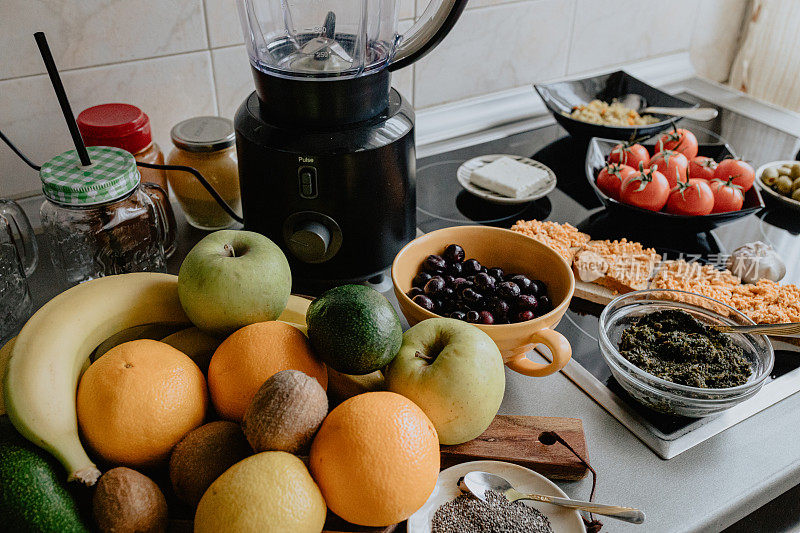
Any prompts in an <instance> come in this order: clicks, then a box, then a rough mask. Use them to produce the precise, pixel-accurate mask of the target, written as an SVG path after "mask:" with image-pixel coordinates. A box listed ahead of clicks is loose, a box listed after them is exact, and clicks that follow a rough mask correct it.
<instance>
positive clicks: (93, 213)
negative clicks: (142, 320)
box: [40, 146, 175, 284]
mask: <svg viewBox="0 0 800 533" xmlns="http://www.w3.org/2000/svg"><path fill="white" fill-rule="evenodd" d="M88 151H89V156H90V158H91V159H92V165H91V166H89V167H82V166H81V165H80V160H79V159H78V156H77V154H76V153H75V151H74V150H70V151H68V152H64V153H63V154H61V155H59V156H56V157H55V158H53V159H51V160H50V161H48V162H47V163H45V164H44V165H42V169H41V171H40V176H41V179H42V190H43V192H44V195H45V198H46V200H45V201H44V202H43V203H42V207H41V218H42V226H43V228H44V235H45V239H46V242H47V244H48V247H49V251H50V256H51V259H52V261H53V265H54V266H55V267H56V270H57V271H59V272H61V273H62V274H63V276H64V278H65V279H66V281H67V283H69V284H75V283H80V282H83V281H87V280H90V279H94V278H98V277H102V276H109V275H113V274H123V273H127V272H146V271H149V272H165V271H166V259H165V254H164V246H163V243H164V242H173V241H174V238H175V237H174V235H170V228H169V225H168V224H167V220H168V219H167V215H166V213H165V212H164V210H163V207H162V206H163V205H164V202H165V201H166V199H167V193H166V192H165V191H164V189H163V188H161V187H159V186H158V185H155V184H153V183H141V177H140V175H139V171H138V169H137V167H136V161H135V160H134V158H133V156H132V155H131V154H130V153H129V152H127V151H125V150H122V149H120V148H113V147H108V146H92V147H88Z"/></svg>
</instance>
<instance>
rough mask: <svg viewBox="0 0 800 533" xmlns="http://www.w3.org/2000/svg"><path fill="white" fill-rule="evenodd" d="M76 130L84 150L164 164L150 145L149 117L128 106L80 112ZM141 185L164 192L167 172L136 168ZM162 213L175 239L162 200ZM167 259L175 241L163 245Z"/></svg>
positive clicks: (172, 220) (171, 215) (170, 214)
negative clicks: (116, 151) (110, 149)
mask: <svg viewBox="0 0 800 533" xmlns="http://www.w3.org/2000/svg"><path fill="white" fill-rule="evenodd" d="M78 128H79V129H80V132H81V136H82V137H83V141H84V142H85V143H86V145H87V146H114V147H116V148H122V149H123V150H127V151H128V152H130V153H131V154H133V157H134V159H136V161H139V162H142V163H153V164H156V165H163V164H164V153H163V152H162V151H161V148H159V146H158V145H157V144H156V143H154V142H153V135H152V133H151V131H150V117H148V116H147V114H146V113H145V112H144V111H142V110H141V109H139V108H138V107H136V106H134V105H130V104H101V105H96V106H92V107H89V108H86V109H84V110H83V111H81V113H80V114H79V115H78ZM139 174H140V175H141V177H142V182H144V183H155V184H156V185H158V186H159V187H161V188H162V189H164V190H165V191H166V190H167V171H166V170H162V169H157V168H144V167H139ZM161 207H162V209H163V210H164V212H165V213H166V215H167V223H168V224H169V226H170V230H171V231H170V232H169V234H170V235H173V236H174V235H175V233H176V224H175V215H174V213H173V212H172V206H171V205H170V203H169V198H168V197H167V196H165V197H164V200H163V203H162V206H161ZM164 251H165V253H166V254H167V257H169V256H171V255H172V253H173V252H174V251H175V241H174V240H172V241H170V242H165V243H164Z"/></svg>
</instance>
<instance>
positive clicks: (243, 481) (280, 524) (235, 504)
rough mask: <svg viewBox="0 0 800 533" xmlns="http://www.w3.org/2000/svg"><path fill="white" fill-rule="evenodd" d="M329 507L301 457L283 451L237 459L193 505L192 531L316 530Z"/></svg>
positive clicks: (307, 532) (269, 532)
mask: <svg viewBox="0 0 800 533" xmlns="http://www.w3.org/2000/svg"><path fill="white" fill-rule="evenodd" d="M326 512H327V508H326V506H325V500H324V499H323V498H322V493H321V492H320V490H319V487H317V484H316V483H314V480H313V479H311V474H309V473H308V469H306V467H305V465H304V464H303V462H302V461H301V460H300V459H298V458H297V457H295V456H294V455H292V454H289V453H286V452H263V453H259V454H256V455H253V456H250V457H248V458H247V459H244V460H243V461H239V462H238V463H236V464H235V465H233V466H232V467H230V468H229V469H228V470H226V471H225V473H224V474H222V475H221V476H220V477H218V478H217V480H216V481H214V483H212V484H211V486H210V487H209V488H208V490H207V491H206V493H205V494H203V498H202V499H201V500H200V503H199V504H198V506H197V513H196V514H195V517H194V531H195V533H204V532H209V533H212V532H213V533H216V532H219V531H225V532H227V533H245V532H253V533H256V532H258V533H285V532H293V533H312V532H313V533H319V532H320V531H322V526H323V525H324V524H325V514H326Z"/></svg>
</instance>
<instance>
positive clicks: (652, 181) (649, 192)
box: [620, 166, 669, 211]
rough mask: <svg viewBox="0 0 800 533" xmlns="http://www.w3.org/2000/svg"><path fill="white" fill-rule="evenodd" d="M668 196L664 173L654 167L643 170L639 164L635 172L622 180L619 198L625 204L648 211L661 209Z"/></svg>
mask: <svg viewBox="0 0 800 533" xmlns="http://www.w3.org/2000/svg"><path fill="white" fill-rule="evenodd" d="M668 197H669V182H668V181H667V178H665V177H664V174H662V173H661V172H659V171H658V170H656V169H654V168H651V169H648V170H645V169H644V167H643V166H640V167H639V170H638V171H637V172H634V173H633V174H631V175H630V176H628V178H627V179H626V180H625V181H624V182H622V190H621V191H620V200H621V201H623V202H625V203H626V204H630V205H634V206H636V207H641V208H642V209H649V210H650V211H661V209H662V208H663V207H664V205H665V204H666V203H667V198H668Z"/></svg>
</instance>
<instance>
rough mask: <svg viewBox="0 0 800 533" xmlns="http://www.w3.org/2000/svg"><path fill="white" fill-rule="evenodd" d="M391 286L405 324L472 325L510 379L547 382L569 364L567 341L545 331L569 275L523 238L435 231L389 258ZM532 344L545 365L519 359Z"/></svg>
mask: <svg viewBox="0 0 800 533" xmlns="http://www.w3.org/2000/svg"><path fill="white" fill-rule="evenodd" d="M392 282H393V283H394V291H395V295H396V296H397V299H398V302H399V304H400V309H401V311H402V312H403V315H404V316H405V317H406V319H407V320H408V322H409V324H411V325H414V324H416V323H418V322H420V321H422V320H426V319H428V318H434V317H444V318H449V319H454V320H461V321H464V322H468V323H471V324H474V325H475V326H476V327H478V328H480V329H482V330H483V331H484V332H486V333H487V334H488V335H489V336H490V337H491V338H492V340H494V341H495V343H496V344H497V346H498V348H499V349H500V352H501V353H502V354H503V358H504V360H505V361H506V364H507V365H508V366H509V367H511V368H512V369H514V370H517V371H518V372H521V373H523V374H526V375H533V376H538V375H548V374H550V373H553V372H555V371H557V370H560V369H561V368H562V367H563V366H564V365H565V364H566V363H567V362H568V361H569V358H570V357H571V354H572V350H571V348H570V346H569V342H568V341H567V340H566V339H565V338H564V337H563V336H562V335H561V334H560V333H558V332H556V331H554V330H553V328H555V326H556V325H557V324H558V323H559V321H560V320H561V318H562V317H563V315H564V313H565V312H566V310H567V308H568V307H569V302H570V300H571V298H572V294H573V291H574V286H575V280H574V277H573V275H572V270H571V268H570V267H569V265H568V264H567V262H566V261H565V260H564V259H562V258H561V256H560V255H558V253H557V252H555V251H554V250H552V249H551V248H549V247H547V246H545V245H544V244H542V243H540V242H538V241H536V240H534V239H531V238H530V237H527V236H525V235H522V234H519V233H516V232H513V231H510V230H507V229H502V228H495V227H489V226H456V227H452V228H445V229H441V230H437V231H434V232H431V233H428V234H426V235H423V236H421V237H418V238H417V239H415V240H413V241H412V242H410V243H409V244H408V245H406V246H405V247H404V248H403V249H402V250H401V251H400V253H398V254H397V257H396V258H395V260H394V263H393V265H392ZM540 343H541V344H544V345H545V346H547V348H548V349H549V351H550V354H551V355H552V359H553V362H552V363H551V364H549V365H542V364H539V363H534V362H533V361H530V360H529V359H527V358H526V355H525V354H526V353H527V352H528V351H530V350H531V349H532V348H533V346H534V345H536V344H540Z"/></svg>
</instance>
